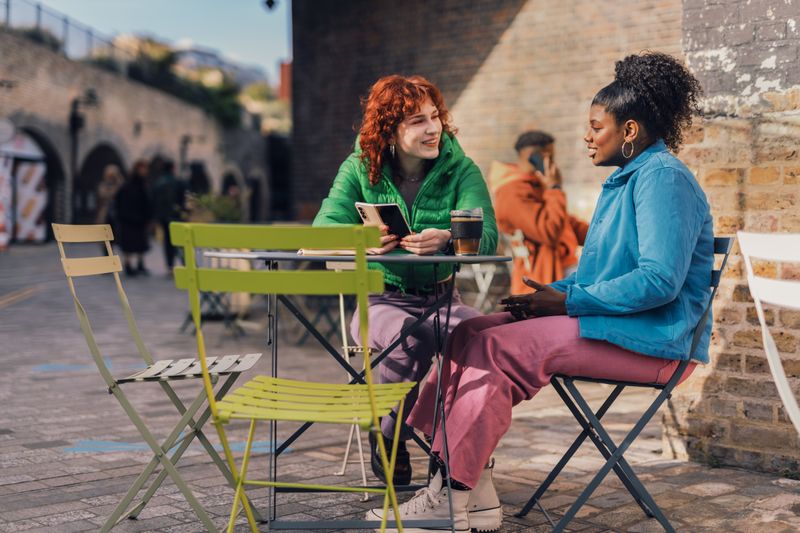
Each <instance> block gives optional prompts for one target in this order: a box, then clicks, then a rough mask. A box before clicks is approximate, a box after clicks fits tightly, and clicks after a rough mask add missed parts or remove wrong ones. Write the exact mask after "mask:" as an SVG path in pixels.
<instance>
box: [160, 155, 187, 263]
mask: <svg viewBox="0 0 800 533" xmlns="http://www.w3.org/2000/svg"><path fill="white" fill-rule="evenodd" d="M185 197H186V183H184V181H183V180H182V179H180V178H178V177H176V176H175V163H174V162H172V161H171V160H169V159H167V160H164V161H163V162H162V163H161V176H159V177H158V179H157V180H156V183H155V187H154V188H153V209H154V212H155V217H156V220H157V221H158V223H159V225H160V226H161V230H162V231H163V238H164V261H165V262H166V265H167V273H171V272H172V267H173V265H174V263H175V250H176V248H175V247H174V246H172V243H171V242H170V240H169V223H170V222H173V221H175V220H181V219H182V218H183V213H184V211H185V203H184V202H185Z"/></svg>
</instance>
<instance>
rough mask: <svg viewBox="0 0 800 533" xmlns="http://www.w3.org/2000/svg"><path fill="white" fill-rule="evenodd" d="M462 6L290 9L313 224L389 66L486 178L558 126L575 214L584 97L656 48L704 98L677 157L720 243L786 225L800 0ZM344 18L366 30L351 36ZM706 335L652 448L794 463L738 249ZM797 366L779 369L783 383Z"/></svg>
mask: <svg viewBox="0 0 800 533" xmlns="http://www.w3.org/2000/svg"><path fill="white" fill-rule="evenodd" d="M367 5H369V9H367ZM464 5H466V3H461V2H455V1H452V2H448V1H443V0H439V1H434V2H421V1H416V0H411V1H408V2H404V3H403V4H402V7H401V6H400V4H397V3H394V2H391V3H390V2H378V3H376V2H366V1H353V2H348V3H346V4H344V5H336V6H330V7H326V5H325V4H319V3H315V2H311V1H309V0H295V2H293V10H294V12H293V16H294V73H293V74H294V75H295V82H294V93H293V94H294V95H295V117H294V124H295V132H294V134H295V148H296V152H295V153H296V154H297V155H298V156H299V157H296V158H295V176H296V180H295V199H296V202H297V204H298V205H299V206H300V214H301V216H304V217H307V218H310V217H312V216H313V214H314V213H315V212H316V210H317V209H318V207H319V202H320V200H321V199H322V198H323V197H324V196H325V194H326V193H327V191H328V188H329V186H330V182H331V180H332V179H333V176H334V175H335V172H336V169H337V167H338V165H339V163H340V162H341V160H342V159H343V158H344V157H345V156H346V155H347V154H348V153H349V151H350V148H351V146H352V142H353V138H354V130H353V128H354V126H356V125H357V124H358V120H359V118H360V114H359V107H358V96H359V95H363V94H365V92H366V90H367V88H368V87H369V85H370V83H372V82H373V81H374V80H375V79H377V78H378V77H379V76H381V75H385V74H389V73H393V72H399V73H404V74H411V73H420V74H423V75H425V76H427V77H428V78H429V79H431V80H432V81H434V82H435V83H437V84H438V85H439V86H440V87H441V88H442V89H443V92H444V94H445V98H446V100H447V102H448V105H449V106H450V108H451V110H452V111H453V115H454V119H455V124H456V126H457V127H458V128H459V129H460V133H459V139H460V141H461V143H462V145H463V146H464V148H465V150H466V152H467V154H468V155H470V156H471V157H472V158H473V159H475V160H476V162H477V163H478V165H479V166H480V167H481V169H482V170H483V171H484V174H485V172H486V170H487V169H488V166H489V164H490V162H491V161H492V160H493V159H504V160H509V159H512V158H513V156H514V153H513V149H512V146H513V142H514V139H515V138H516V135H517V134H518V133H519V132H520V131H522V130H524V129H528V128H532V127H538V128H542V129H545V130H549V131H551V132H552V133H554V134H555V136H556V138H557V143H556V146H557V151H558V153H557V162H558V164H559V165H560V166H561V168H562V171H563V173H564V176H565V180H566V183H565V188H566V190H567V192H568V194H569V201H570V208H571V210H573V211H575V212H577V213H579V214H581V215H582V216H584V217H587V218H588V217H589V216H590V215H591V211H592V209H593V207H594V203H595V199H596V197H597V194H598V193H599V184H600V181H601V180H602V178H603V177H604V176H605V175H606V174H607V173H608V169H597V168H594V167H592V165H591V164H590V162H589V161H588V159H587V158H586V156H585V147H584V145H583V142H582V140H581V139H582V136H583V134H584V131H585V127H586V126H585V123H586V114H587V109H588V105H589V102H590V100H591V98H592V96H593V95H594V93H595V92H596V91H597V90H598V89H599V88H600V87H602V86H603V85H605V84H606V83H608V82H609V81H610V80H611V76H612V74H613V63H614V61H615V60H616V59H619V58H621V57H623V56H624V55H625V54H627V53H631V52H637V51H640V50H643V49H655V50H661V51H665V52H668V53H672V54H675V55H678V56H683V57H685V58H686V59H687V61H688V63H689V65H690V67H691V69H692V70H693V71H694V72H695V73H696V75H697V76H698V78H699V79H700V81H701V83H702V84H703V87H704V89H705V91H706V94H707V97H706V98H705V100H704V104H703V105H704V116H703V117H698V119H697V120H696V122H695V127H694V128H693V130H692V132H691V134H690V135H689V136H688V138H687V144H686V146H685V148H684V149H683V150H682V152H681V153H680V154H679V155H680V157H681V158H682V159H683V160H684V161H686V162H687V164H689V166H690V167H691V168H692V169H693V171H694V172H695V173H696V175H697V176H698V179H699V180H700V182H701V183H702V185H703V187H704V188H705V190H706V192H707V194H708V197H709V201H710V203H711V205H712V209H713V213H714V217H715V226H716V231H717V233H720V234H731V233H734V232H735V231H736V230H737V229H739V228H746V229H750V230H763V231H798V232H800V209H798V203H800V142H798V141H800V121H799V120H798V119H797V110H798V108H800V86H798V84H800V80H798V77H800V68H798V67H797V65H798V63H797V61H798V59H800V58H799V57H798V53H800V52H798V47H799V46H800V37H798V31H800V5H799V4H798V0H771V1H766V0H706V1H704V0H684V1H683V2H680V1H677V0H676V1H655V0H647V1H626V0H623V1H619V2H591V1H588V0H571V1H570V0H539V1H536V2H533V1H527V2H519V1H497V0H494V1H493V0H486V1H482V0H481V1H479V0H475V1H473V2H470V3H469V6H470V7H469V8H465V7H463V6H464ZM356 18H358V19H359V23H358V28H366V29H364V30H361V31H358V30H357V27H356V25H355V23H354V22H353V21H354V20H355V19H356ZM792 61H794V63H792ZM785 270H786V269H785V268H784V269H782V270H781V271H780V274H782V275H787V274H788V275H792V272H784V271H785ZM794 275H798V273H797V272H796V271H795V272H794ZM770 317H771V320H772V321H773V323H774V324H775V326H776V331H777V340H778V342H779V343H780V344H781V346H782V348H783V349H784V350H786V351H787V352H789V355H790V356H791V357H794V358H797V359H798V360H800V353H798V343H799V342H800V341H799V340H798V339H800V315H799V314H798V313H796V312H795V313H787V312H782V313H771V314H770ZM713 339H714V340H713V347H712V350H713V352H712V364H711V365H708V366H707V367H705V368H702V369H698V370H697V371H696V375H695V376H694V377H693V378H692V379H691V380H689V381H688V382H687V383H686V384H684V385H682V386H681V387H680V388H679V390H678V393H677V394H676V395H675V398H674V399H673V401H672V405H671V406H670V409H668V410H666V412H665V413H666V415H665V424H666V426H665V427H666V431H665V435H666V438H665V442H664V444H665V446H664V449H665V452H666V453H667V454H671V455H678V456H684V457H686V456H687V455H688V456H691V457H692V458H693V459H697V460H702V461H709V462H711V463H720V464H731V465H740V466H745V467H748V468H756V469H762V470H770V471H787V472H798V471H800V468H798V466H797V460H798V458H800V453H799V452H798V446H797V435H796V433H795V432H794V431H793V430H792V428H791V426H789V425H788V423H787V421H786V417H785V415H784V413H783V411H782V408H781V405H780V402H779V401H778V400H777V394H776V390H775V387H774V385H773V384H772V382H771V379H770V377H769V373H768V372H769V371H768V368H767V366H766V361H765V360H764V358H763V355H762V350H761V341H760V333H759V330H758V325H757V321H756V318H755V315H754V312H753V308H752V303H751V302H750V299H749V293H748V291H747V287H746V282H745V280H744V279H743V277H742V265H741V262H740V260H739V258H738V257H734V258H733V261H732V263H731V265H730V267H729V271H728V275H727V276H726V278H725V280H724V282H723V286H722V289H721V293H720V294H719V296H718V300H717V305H716V307H715V333H714V338H713ZM798 360H795V359H791V358H790V360H789V361H788V363H787V366H786V371H787V373H788V374H789V375H791V376H793V379H796V378H799V377H800V361H798ZM797 388H798V390H800V380H799V381H798V383H797Z"/></svg>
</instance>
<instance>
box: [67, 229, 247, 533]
mask: <svg viewBox="0 0 800 533" xmlns="http://www.w3.org/2000/svg"><path fill="white" fill-rule="evenodd" d="M53 234H54V235H55V238H56V242H57V243H58V249H59V252H60V254H61V265H62V267H63V269H64V274H66V276H67V283H68V284H69V289H70V292H71V293H72V299H73V302H74V304H75V312H76V313H77V315H78V320H79V321H80V324H81V331H83V335H84V337H85V338H86V343H87V344H88V345H89V351H90V352H91V354H92V358H93V359H94V362H95V364H96V365H97V369H98V370H99V371H100V374H101V375H102V377H103V380H104V381H105V384H106V386H107V387H108V392H109V393H110V394H113V395H114V397H115V398H116V399H117V400H118V401H119V403H120V405H121V406H122V408H123V409H124V410H125V413H126V414H127V415H128V417H129V418H130V420H131V422H132V423H133V424H134V425H135V426H136V429H138V430H139V433H140V435H141V436H142V438H143V439H144V441H145V442H146V443H147V445H148V446H149V447H150V449H151V451H152V452H153V458H152V459H151V460H150V462H149V464H148V465H147V466H146V467H145V469H144V471H143V472H142V473H141V474H140V475H139V476H138V477H137V478H136V480H135V481H134V483H133V485H132V486H131V488H130V489H129V490H128V492H127V493H126V494H125V496H124V497H123V498H122V500H121V501H120V502H119V504H118V505H117V507H116V508H115V509H114V511H113V512H112V514H111V516H110V517H109V518H108V519H107V521H106V523H105V524H104V525H103V526H102V528H101V529H100V531H101V532H102V533H105V532H107V531H109V530H111V529H112V528H113V527H114V526H116V525H117V524H118V523H119V522H120V521H122V520H124V519H125V518H132V519H133V518H137V517H138V515H139V513H141V512H142V510H143V509H144V508H145V506H146V505H147V504H148V502H149V501H150V500H151V498H152V497H153V495H154V494H155V492H156V490H158V488H159V487H160V486H161V484H162V483H163V482H164V480H165V479H166V477H167V476H169V477H170V479H172V481H173V482H174V483H175V485H176V486H177V487H178V489H179V490H180V491H181V493H182V494H183V495H184V497H185V498H186V501H188V502H189V505H190V506H191V507H192V509H193V510H194V512H195V513H196V514H197V516H198V518H200V521H201V522H202V523H203V526H204V527H205V528H206V529H207V530H208V531H212V532H214V531H217V529H216V528H215V527H214V523H213V522H212V521H211V519H210V518H209V516H208V514H207V513H206V511H205V510H204V509H203V507H202V506H201V505H200V503H199V502H198V501H197V498H196V497H195V496H194V494H192V491H191V490H190V489H189V486H188V485H187V484H186V482H185V481H184V480H183V477H182V476H181V475H180V473H179V472H178V470H177V468H176V465H177V463H178V460H179V459H180V458H181V456H182V455H183V453H184V452H185V451H186V449H187V448H188V447H189V445H190V444H191V443H192V442H193V441H194V439H195V438H196V439H197V440H198V441H199V442H200V444H202V445H203V447H204V448H205V450H206V451H207V452H208V454H209V455H210V456H211V458H212V460H213V461H214V463H215V464H216V465H217V467H218V468H219V469H220V471H221V472H222V474H223V475H224V476H225V478H226V479H227V480H228V483H230V484H231V485H234V483H235V482H234V476H232V475H231V472H230V471H229V470H228V467H227V466H226V465H225V462H224V461H223V460H222V458H221V457H220V456H219V454H218V453H217V452H216V450H214V447H213V446H212V445H211V443H210V442H209V440H208V439H207V438H206V436H205V434H204V433H203V429H202V428H203V425H204V424H205V422H206V421H207V420H208V418H209V417H210V416H211V410H210V407H209V406H206V408H205V409H204V410H203V411H200V408H202V407H203V405H204V404H205V403H206V388H205V387H204V388H203V389H202V390H200V391H199V393H198V394H197V396H196V397H195V399H194V401H192V403H191V404H189V406H188V407H187V406H186V405H184V403H183V402H182V401H181V399H180V398H179V397H178V395H177V393H176V392H175V390H174V389H173V388H172V385H171V383H175V382H176V381H181V380H186V379H198V378H200V377H201V376H203V373H202V372H201V369H200V362H199V361H198V360H197V358H194V357H192V358H185V359H175V360H172V359H162V360H159V361H155V360H153V357H152V355H151V354H150V351H149V350H148V349H147V347H146V346H145V344H144V341H143V340H142V336H141V334H140V333H139V329H138V327H137V326H136V321H135V320H134V318H133V311H132V310H131V306H130V304H129V303H128V297H127V295H126V294H125V290H124V289H123V288H122V282H121V281H120V279H119V272H120V271H121V270H122V264H121V263H120V260H119V257H118V256H116V255H114V252H113V250H112V248H111V241H113V240H114V235H113V233H112V231H111V226H110V225H108V224H98V225H67V224H53ZM80 243H83V244H89V245H91V248H90V249H91V250H92V251H93V252H95V251H96V250H97V249H98V246H97V245H98V244H101V245H103V246H104V247H105V249H106V254H103V255H100V256H97V257H67V253H66V247H65V245H80ZM105 274H111V275H112V276H113V278H114V282H115V285H116V289H117V290H116V292H117V296H118V297H119V301H120V305H121V306H122V311H123V314H124V315H125V318H126V320H127V322H128V329H129V331H130V334H131V336H132V337H133V341H134V343H135V344H136V349H137V351H138V353H139V355H140V356H141V358H142V362H143V363H144V364H145V365H146V367H145V368H144V369H143V370H140V371H137V372H135V373H133V374H131V375H129V376H125V377H122V378H116V377H114V375H113V374H112V373H111V370H110V369H109V367H108V365H107V364H106V360H105V359H104V358H103V354H102V352H101V350H100V347H99V346H98V344H97V341H96V339H95V337H94V332H93V331H92V326H91V324H90V322H89V316H88V314H87V312H86V309H85V308H84V307H83V305H82V304H81V302H80V300H79V299H78V292H77V290H76V288H75V282H74V279H73V278H89V277H95V278H96V277H99V276H101V275H105ZM204 355H205V354H204ZM260 357H261V354H258V353H256V354H246V355H225V356H223V357H214V358H209V359H208V361H206V360H205V359H204V366H203V369H204V371H205V372H206V376H205V377H206V378H207V379H209V380H210V381H209V382H208V386H209V387H211V385H212V382H213V383H217V382H221V385H220V386H219V388H218V389H217V393H216V394H217V396H218V397H222V396H223V395H224V394H225V393H226V392H227V391H228V390H230V388H231V387H232V386H233V384H234V382H235V381H236V379H237V378H238V377H239V375H240V374H241V373H242V372H244V371H246V370H249V369H251V368H253V366H254V365H255V364H256V363H257V362H258V360H259V358H260ZM206 364H207V366H206ZM223 378H224V379H223ZM146 383H149V384H150V385H149V386H150V387H153V385H152V384H153V383H158V384H159V385H160V387H161V389H162V390H163V391H164V393H165V395H166V397H167V398H168V399H169V400H170V401H171V402H172V403H173V404H174V406H175V409H176V414H179V415H181V416H180V419H179V420H178V422H177V423H176V425H175V427H174V428H173V429H172V431H171V432H170V433H169V435H168V436H167V437H166V439H164V441H163V442H161V443H159V442H158V441H157V440H156V437H155V435H153V433H152V431H151V430H150V429H149V428H148V427H147V425H146V424H145V420H144V419H143V418H142V417H141V416H140V415H139V413H138V412H137V411H136V409H135V407H134V406H133V404H132V403H131V402H130V400H129V399H128V397H127V395H126V394H125V392H124V391H123V388H128V387H135V386H138V385H142V386H144V384H146ZM208 390H211V391H212V398H213V388H209V389H208ZM165 399H166V398H165ZM198 413H199V416H197V415H198ZM158 466H161V467H162V470H161V472H160V473H159V474H158V475H157V476H156V477H155V479H154V481H153V482H152V483H151V484H150V486H149V487H148V488H147V490H146V491H145V493H144V495H143V496H142V499H141V501H140V502H139V503H138V504H137V505H136V506H134V507H133V508H132V509H131V510H129V511H127V512H126V510H127V509H128V507H129V506H130V504H131V503H132V502H133V500H134V498H135V497H136V495H137V494H138V493H139V492H140V491H141V490H142V489H143V488H144V486H145V484H146V483H147V481H148V480H149V479H150V477H151V476H152V475H153V474H154V473H155V470H156V468H157V467H158ZM256 516H257V517H258V518H259V519H260V516H259V515H258V514H257V513H256Z"/></svg>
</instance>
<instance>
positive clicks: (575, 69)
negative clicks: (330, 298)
mask: <svg viewBox="0 0 800 533" xmlns="http://www.w3.org/2000/svg"><path fill="white" fill-rule="evenodd" d="M292 9H293V20H294V22H293V24H294V26H293V38H294V63H293V75H294V81H293V83H294V88H293V94H294V126H295V129H294V150H295V154H296V157H295V159H294V175H295V190H294V198H295V201H296V203H297V205H298V214H299V216H300V217H301V218H310V217H313V215H314V213H316V211H317V209H318V208H319V203H320V201H321V200H322V198H324V196H325V195H326V194H327V191H328V188H329V187H330V183H331V181H332V179H333V177H334V176H335V174H336V170H337V168H338V166H339V164H340V163H341V161H342V160H343V159H344V158H345V157H346V156H347V154H348V153H349V152H350V151H351V149H352V146H353V141H354V139H355V132H356V131H357V128H358V124H359V121H360V118H361V114H360V107H359V97H360V96H364V95H366V93H367V92H368V90H369V87H370V85H371V84H372V83H373V82H374V81H375V80H376V79H378V78H379V77H381V76H384V75H387V74H393V73H399V74H404V75H410V74H421V75H423V76H425V77H427V78H428V79H430V80H431V81H432V82H434V83H435V84H437V85H438V86H439V88H440V89H441V90H442V91H443V93H444V96H445V100H446V102H447V105H448V106H449V107H450V109H451V111H452V114H453V118H454V123H455V125H456V127H457V128H458V129H459V140H460V142H461V144H462V146H463V147H464V149H465V151H466V153H467V155H469V156H470V157H472V158H473V159H474V160H475V161H476V163H477V164H478V166H480V168H481V170H482V171H483V172H484V175H485V174H486V172H487V171H488V168H489V165H490V163H491V161H492V160H493V159H501V160H512V159H513V158H514V157H515V153H514V151H513V145H514V141H515V140H516V137H517V135H518V134H519V133H521V132H522V131H524V130H526V129H531V128H541V129H544V130H547V131H550V132H552V133H553V134H554V135H555V136H556V138H557V143H556V146H557V150H558V154H557V162H558V164H559V165H560V166H561V168H562V171H563V173H564V176H565V178H566V183H565V188H566V190H567V192H568V194H569V197H570V205H571V207H572V209H573V210H574V211H577V212H578V213H580V214H581V215H583V216H584V217H589V216H590V215H591V211H592V209H593V207H594V203H595V199H596V197H597V195H598V194H599V185H600V181H601V179H602V177H603V176H604V175H605V174H606V171H605V170H603V169H596V168H594V167H593V166H592V165H591V163H590V162H589V159H588V158H587V157H586V155H585V154H586V150H585V146H584V143H583V141H582V140H581V139H582V137H583V135H584V133H585V130H586V124H587V113H588V107H589V103H590V101H591V98H592V96H593V95H594V94H595V92H596V91H597V90H598V89H600V88H601V87H602V86H604V85H605V84H607V83H609V82H610V81H611V79H612V78H611V77H612V74H613V71H614V61H615V60H616V59H619V58H621V57H623V56H624V55H625V54H628V53H632V52H638V51H640V50H642V49H645V48H651V49H657V50H662V51H665V52H668V53H673V54H680V51H681V3H680V0H620V1H618V2H602V3H601V2H592V1H589V0H567V1H564V0H537V1H533V0H527V1H526V0H475V1H472V2H461V1H459V0H436V1H432V2H431V1H427V2H426V1H422V0H409V1H407V2H402V3H398V2H389V1H381V2H374V1H368V0H354V1H350V2H346V3H334V4H325V3H322V4H321V3H319V2H314V1H311V0H297V1H295V2H293V3H292ZM354 20H358V28H362V29H361V30H358V29H357V28H356V27H355V26H354V24H355V23H354V22H353V21H354Z"/></svg>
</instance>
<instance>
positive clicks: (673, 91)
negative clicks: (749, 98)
mask: <svg viewBox="0 0 800 533" xmlns="http://www.w3.org/2000/svg"><path fill="white" fill-rule="evenodd" d="M702 93H703V89H702V88H701V87H700V82H698V81H697V79H696V78H695V77H694V75H692V73H691V72H689V70H688V69H687V68H686V67H685V66H684V65H683V64H682V63H681V62H680V61H678V60H677V59H675V58H674V57H672V56H670V55H668V54H664V53H661V52H650V51H647V52H643V53H641V54H634V55H629V56H627V57H626V58H625V59H623V60H621V61H617V62H616V64H615V69H614V81H613V82H611V83H610V84H609V85H607V86H605V87H603V88H602V89H601V90H600V92H598V93H597V94H596V95H595V97H594V100H593V101H592V105H595V104H599V105H602V106H604V107H605V108H606V111H607V112H609V113H611V114H612V115H614V117H615V118H616V120H617V123H619V124H622V123H623V122H625V121H626V120H629V119H633V120H636V121H638V122H639V123H641V124H642V125H643V126H644V128H645V130H646V131H647V133H648V134H649V135H650V136H651V137H654V138H662V139H664V142H665V143H666V145H667V146H668V147H669V148H670V149H671V150H673V151H677V150H678V148H679V147H680V145H681V143H682V142H683V130H684V128H686V127H688V126H689V125H691V123H692V114H693V113H696V112H698V111H699V106H698V100H699V98H700V96H701V95H702Z"/></svg>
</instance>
